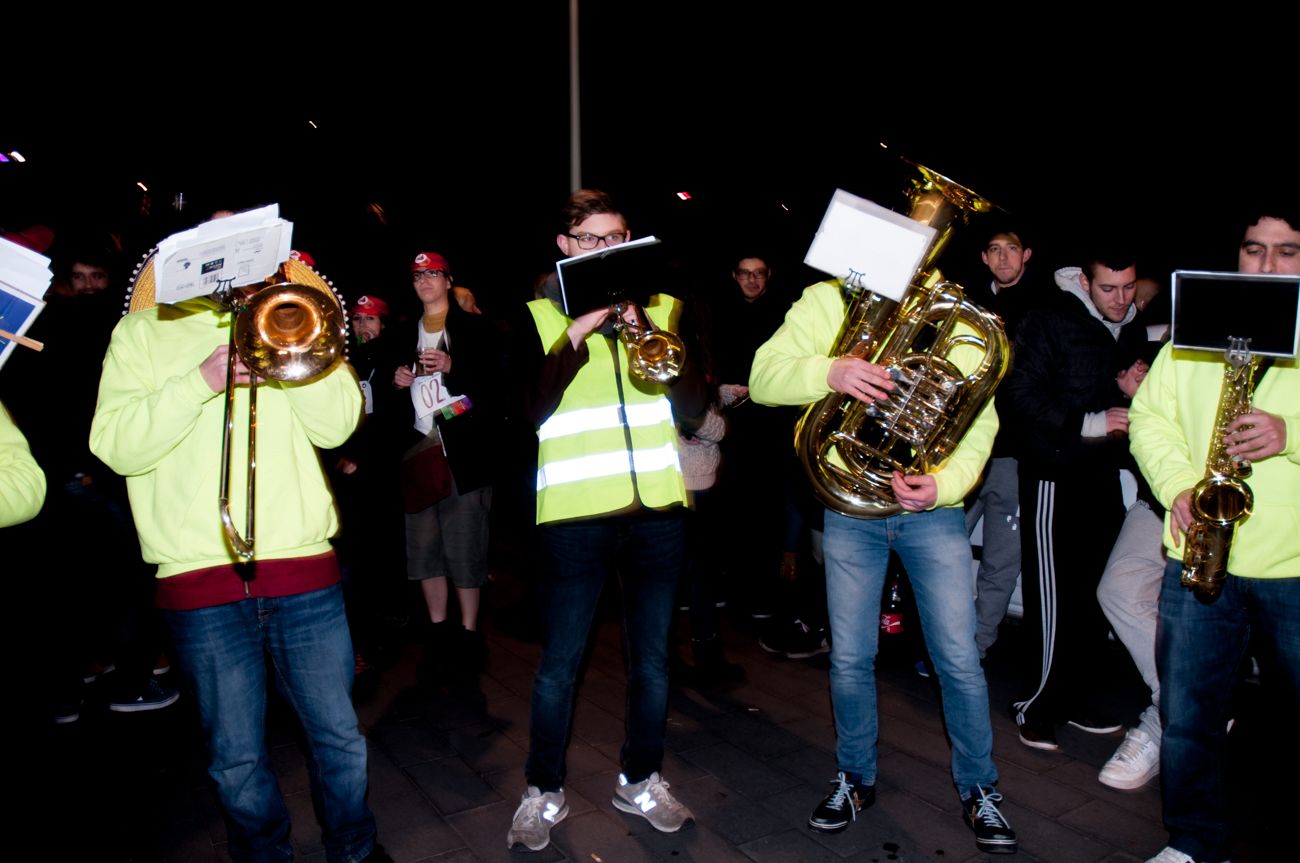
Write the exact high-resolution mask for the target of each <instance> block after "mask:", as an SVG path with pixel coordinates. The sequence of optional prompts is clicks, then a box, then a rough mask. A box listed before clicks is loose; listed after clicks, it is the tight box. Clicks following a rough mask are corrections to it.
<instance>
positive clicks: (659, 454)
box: [537, 443, 681, 491]
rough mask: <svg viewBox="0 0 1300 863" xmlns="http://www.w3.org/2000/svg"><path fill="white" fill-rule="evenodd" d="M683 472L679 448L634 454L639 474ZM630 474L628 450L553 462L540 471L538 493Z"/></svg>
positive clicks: (538, 470) (634, 465) (636, 469)
mask: <svg viewBox="0 0 1300 863" xmlns="http://www.w3.org/2000/svg"><path fill="white" fill-rule="evenodd" d="M670 467H671V468H677V469H678V470H680V469H681V467H680V463H679V462H678V459H677V448H676V447H675V446H673V445H672V444H670V443H669V444H664V445H663V446H661V447H659V448H658V449H639V450H634V451H633V452H632V469H633V470H635V471H636V472H637V473H638V474H643V473H650V472H651V471H656V470H663V469H664V468H670ZM626 473H627V451H626V450H620V451H619V452H603V453H598V454H596V455H584V456H579V457H578V458H571V459H567V460H565V461H553V462H548V463H546V464H544V465H539V466H538V468H537V490H538V491H541V490H542V489H544V488H547V487H548V486H553V485H563V484H564V483H567V482H581V481H582V480H587V479H599V478H600V477H606V476H619V475H621V474H626Z"/></svg>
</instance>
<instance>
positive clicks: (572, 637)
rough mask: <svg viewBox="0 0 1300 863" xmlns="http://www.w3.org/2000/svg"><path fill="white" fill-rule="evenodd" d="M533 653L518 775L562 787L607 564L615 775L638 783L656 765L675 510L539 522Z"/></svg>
mask: <svg viewBox="0 0 1300 863" xmlns="http://www.w3.org/2000/svg"><path fill="white" fill-rule="evenodd" d="M541 535H542V537H541V539H542V547H543V549H544V551H545V555H546V562H547V575H546V581H545V583H544V584H543V586H542V614H543V627H544V632H543V635H542V659H541V663H540V665H539V666H538V669H537V676H536V678H535V679H534V681H533V705H532V720H531V724H530V729H531V730H530V739H529V752H528V766H527V770H526V774H527V777H528V783H529V784H530V785H536V786H537V787H538V788H540V789H542V790H543V791H555V790H558V789H560V788H561V787H563V785H564V776H565V766H564V753H565V749H566V748H567V746H568V742H569V731H570V726H571V725H572V722H573V699H574V692H575V689H576V686H577V678H578V670H579V667H580V666H581V664H582V657H583V654H584V652H585V651H586V647H587V641H588V636H589V635H590V632H591V624H592V621H593V619H594V618H595V615H596V605H597V602H598V601H599V599H600V592H601V589H602V587H603V586H604V584H605V577H606V576H607V575H608V574H609V573H610V572H615V571H616V572H617V573H618V575H619V579H620V582H621V584H622V588H623V590H622V594H623V654H624V658H625V662H626V665H627V678H628V679H627V737H626V739H625V741H624V743H623V752H622V758H621V761H622V765H623V773H624V774H625V775H626V776H627V778H628V779H629V780H630V781H632V782H639V781H641V780H642V779H645V778H646V777H647V776H649V775H650V774H651V773H654V772H655V771H657V770H658V769H659V768H660V765H661V764H662V762H663V755H664V723H665V720H666V717H667V713H668V629H669V626H670V625H671V623H672V615H673V605H674V594H675V592H676V589H677V577H678V574H679V573H680V572H681V569H682V557H683V554H684V549H685V532H684V528H683V521H682V513H681V512H680V511H676V512H671V513H667V514H661V513H647V514H644V515H637V516H632V517H620V518H607V519H594V520H591V521H580V522H573V523H568V524H557V525H547V526H544V527H543V528H542V530H541Z"/></svg>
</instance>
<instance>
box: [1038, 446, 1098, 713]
mask: <svg viewBox="0 0 1300 863" xmlns="http://www.w3.org/2000/svg"><path fill="white" fill-rule="evenodd" d="M1123 523H1124V501H1123V494H1122V492H1121V490H1120V484H1119V472H1118V471H1116V470H1112V471H1109V472H1105V473H1102V474H1101V475H1097V476H1091V477H1071V478H1067V479H1056V480H1048V479H1040V478H1038V477H1037V476H1035V475H1034V473H1033V472H1032V471H1030V470H1026V469H1025V466H1024V465H1023V464H1022V465H1021V470H1020V528H1021V530H1020V542H1021V594H1022V596H1023V598H1024V608H1025V623H1026V625H1027V626H1029V627H1032V628H1033V629H1035V630H1036V632H1033V633H1032V637H1031V638H1030V639H1029V648H1028V650H1027V651H1026V663H1025V672H1026V673H1025V678H1026V681H1027V683H1028V692H1027V693H1026V697H1025V698H1024V700H1022V701H1019V702H1017V707H1018V709H1019V711H1020V713H1021V715H1022V716H1023V717H1025V718H1029V719H1033V720H1034V721H1039V722H1049V723H1055V722H1063V721H1066V720H1068V719H1071V718H1075V717H1072V716H1071V715H1070V714H1072V713H1076V712H1080V711H1082V712H1086V711H1087V710H1088V708H1089V706H1090V701H1091V699H1092V696H1093V694H1094V693H1095V692H1096V691H1097V689H1098V687H1099V686H1100V684H1101V681H1100V680H1099V679H1098V675H1097V672H1096V669H1097V667H1098V663H1097V662H1096V659H1097V657H1098V655H1099V654H1100V652H1101V651H1103V650H1105V649H1106V631H1107V623H1106V618H1105V616H1104V615H1103V614H1102V611H1101V606H1100V605H1099V604H1098V603H1097V584H1098V583H1099V582H1100V581H1101V575H1102V572H1103V571H1104V570H1105V568H1106V560H1107V558H1108V557H1109V555H1110V550H1111V548H1112V547H1113V546H1114V545H1115V538H1116V537H1117V536H1118V535H1119V529H1120V527H1121V525H1122V524H1123Z"/></svg>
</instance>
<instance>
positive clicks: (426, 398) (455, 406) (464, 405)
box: [411, 372, 472, 420]
mask: <svg viewBox="0 0 1300 863" xmlns="http://www.w3.org/2000/svg"><path fill="white" fill-rule="evenodd" d="M411 403H412V404H413V405H415V417H416V419H417V420H422V419H424V418H425V417H427V416H429V415H430V414H433V413H440V414H442V416H443V417H446V418H451V417H454V416H458V415H460V414H463V413H464V412H465V411H467V410H469V409H470V407H472V405H471V404H470V400H469V398H468V397H466V396H457V395H452V394H451V393H450V392H448V391H447V387H446V386H445V385H444V383H443V380H442V372H434V373H433V374H431V375H421V376H420V377H418V378H416V379H415V381H414V382H413V383H412V384H411Z"/></svg>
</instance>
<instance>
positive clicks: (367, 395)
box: [361, 381, 375, 416]
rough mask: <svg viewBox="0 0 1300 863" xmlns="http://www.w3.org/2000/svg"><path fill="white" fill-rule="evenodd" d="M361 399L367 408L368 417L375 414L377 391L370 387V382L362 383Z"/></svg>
mask: <svg viewBox="0 0 1300 863" xmlns="http://www.w3.org/2000/svg"><path fill="white" fill-rule="evenodd" d="M361 399H362V401H363V402H364V403H365V406H366V416H370V415H371V414H372V413H374V412H375V391H374V390H373V389H371V387H370V381H362V382H361Z"/></svg>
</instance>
